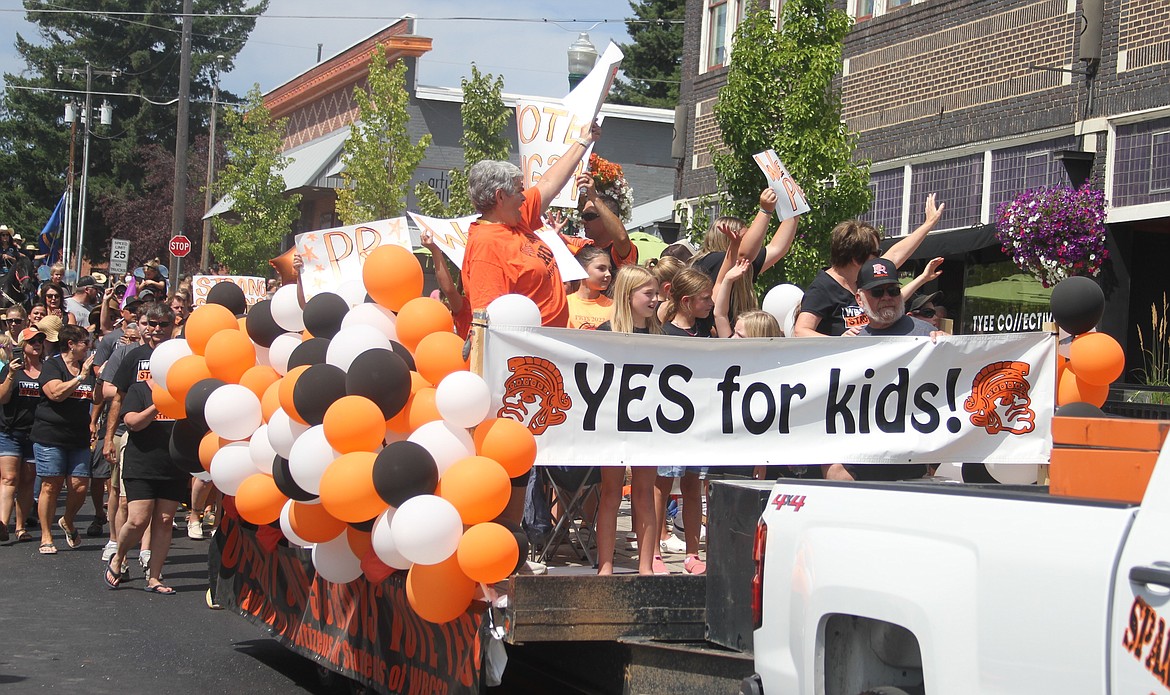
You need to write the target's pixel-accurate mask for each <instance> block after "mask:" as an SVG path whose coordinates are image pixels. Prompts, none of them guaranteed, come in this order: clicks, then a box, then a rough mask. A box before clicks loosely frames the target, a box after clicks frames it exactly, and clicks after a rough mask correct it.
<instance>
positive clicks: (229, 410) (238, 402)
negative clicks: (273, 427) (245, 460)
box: [203, 384, 264, 441]
mask: <svg viewBox="0 0 1170 695" xmlns="http://www.w3.org/2000/svg"><path fill="white" fill-rule="evenodd" d="M203 412H204V414H205V417H206V418H207V426H208V427H210V428H211V431H212V432H215V433H216V434H217V435H219V436H220V437H223V438H224V439H230V440H232V441H239V440H242V439H247V438H248V437H251V436H252V434H253V433H254V432H255V431H256V428H258V427H260V425H262V424H264V414H263V413H262V412H261V410H260V399H259V398H257V397H256V394H254V393H252V390H251V389H249V388H248V387H247V386H240V385H239V384H224V385H223V386H220V387H219V388H217V389H216V390H214V391H212V392H211V395H210V396H208V397H207V406H206V407H205V408H204V409H203Z"/></svg>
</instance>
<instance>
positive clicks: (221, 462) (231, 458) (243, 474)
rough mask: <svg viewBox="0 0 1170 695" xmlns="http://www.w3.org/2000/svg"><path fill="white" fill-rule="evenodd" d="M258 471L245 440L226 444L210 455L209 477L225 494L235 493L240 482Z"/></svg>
mask: <svg viewBox="0 0 1170 695" xmlns="http://www.w3.org/2000/svg"><path fill="white" fill-rule="evenodd" d="M259 472H260V469H259V468H257V467H256V464H254V463H252V456H251V455H250V454H249V453H248V443H247V442H232V443H231V444H226V445H224V446H222V447H220V450H219V451H217V452H215V456H212V457H211V479H212V480H214V481H215V486H216V487H217V488H219V490H220V492H222V493H223V494H225V495H235V494H236V491H237V490H238V489H239V487H240V483H242V482H244V480H245V479H247V478H248V476H251V475H255V474H256V473H259Z"/></svg>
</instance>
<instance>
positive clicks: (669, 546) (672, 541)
mask: <svg viewBox="0 0 1170 695" xmlns="http://www.w3.org/2000/svg"><path fill="white" fill-rule="evenodd" d="M658 547H659V548H661V549H662V552H664V553H684V552H686V550H687V544H686V541H684V540H683V539H681V538H679V537H678V536H676V535H674V534H671V536H670V538H667V539H666V540H664V541H659V542H658Z"/></svg>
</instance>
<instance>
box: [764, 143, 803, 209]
mask: <svg viewBox="0 0 1170 695" xmlns="http://www.w3.org/2000/svg"><path fill="white" fill-rule="evenodd" d="M752 159H754V160H756V164H758V165H759V167H760V170H761V171H763V172H764V176H766V177H768V187H769V188H771V189H772V190H773V191H775V192H776V198H777V201H776V214H777V215H779V216H780V219H782V220H786V219H788V218H790V217H796V216H797V215H803V214H804V213H806V212H808V211H809V210H810V208H809V206H808V199H807V198H805V197H804V190H802V189H801V187H800V185H799V184H797V183H796V180H795V179H793V178H792V175H791V174H789V173H788V170H787V169H785V168H784V164H783V163H782V162H781V161H780V158H779V157H777V156H776V151H775V150H768V151H767V152H760V153H759V154H754V155H752Z"/></svg>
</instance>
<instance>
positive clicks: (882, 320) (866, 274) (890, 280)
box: [857, 258, 935, 336]
mask: <svg viewBox="0 0 1170 695" xmlns="http://www.w3.org/2000/svg"><path fill="white" fill-rule="evenodd" d="M857 305H858V306H860V307H861V309H862V311H864V312H865V315H866V316H868V317H869V323H868V324H866V325H865V326H862V327H861V328H860V329H858V331H857V335H922V336H929V335H931V334H932V333H933V332H934V330H935V329H934V326H932V325H930V324H929V323H927V322H925V321H922V320H920V319H916V318H914V317H913V316H909V315H907V314H906V302H905V301H903V299H902V286H901V284H899V283H898V267H897V266H895V265H894V263H893V262H892V261H888V260H886V259H884V258H874V259H871V260H869V261H866V262H865V263H862V264H861V269H860V270H859V271H857Z"/></svg>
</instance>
